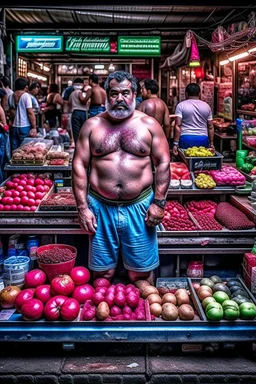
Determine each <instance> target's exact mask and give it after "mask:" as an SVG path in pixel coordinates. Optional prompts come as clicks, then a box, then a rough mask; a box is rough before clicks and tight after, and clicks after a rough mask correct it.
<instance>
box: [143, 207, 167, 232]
mask: <svg viewBox="0 0 256 384" xmlns="http://www.w3.org/2000/svg"><path fill="white" fill-rule="evenodd" d="M163 218H164V208H161V207H158V205H155V204H151V205H150V207H149V209H148V211H147V213H146V217H145V222H146V224H147V225H148V226H149V227H155V226H156V225H158V224H160V223H161V222H162V220H163Z"/></svg>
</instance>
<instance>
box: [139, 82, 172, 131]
mask: <svg viewBox="0 0 256 384" xmlns="http://www.w3.org/2000/svg"><path fill="white" fill-rule="evenodd" d="M158 91H159V86H158V84H157V81H155V80H153V79H145V80H143V82H141V95H142V99H143V101H142V103H140V105H139V106H138V108H137V109H138V110H139V111H141V112H144V113H146V114H147V115H149V116H152V117H154V118H155V119H156V120H157V121H158V123H159V124H160V125H161V126H162V127H163V130H164V133H165V136H166V138H169V136H170V116H169V110H168V107H167V105H166V104H165V102H164V101H163V100H161V99H160V98H159V97H158V96H157V94H158Z"/></svg>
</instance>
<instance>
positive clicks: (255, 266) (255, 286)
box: [243, 253, 256, 294]
mask: <svg viewBox="0 0 256 384" xmlns="http://www.w3.org/2000/svg"><path fill="white" fill-rule="evenodd" d="M243 278H244V281H245V284H246V285H247V287H248V288H249V290H250V291H251V292H252V293H254V294H255V293H256V255H254V254H253V253H245V254H244V258H243Z"/></svg>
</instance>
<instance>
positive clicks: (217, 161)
mask: <svg viewBox="0 0 256 384" xmlns="http://www.w3.org/2000/svg"><path fill="white" fill-rule="evenodd" d="M179 154H180V157H181V158H182V160H183V162H184V163H185V164H186V166H187V167H188V169H189V170H190V171H193V172H194V171H201V170H205V171H210V170H215V169H221V167H222V163H223V158H224V156H223V155H222V154H221V153H219V152H215V155H214V156H211V157H188V156H185V154H184V149H181V148H179Z"/></svg>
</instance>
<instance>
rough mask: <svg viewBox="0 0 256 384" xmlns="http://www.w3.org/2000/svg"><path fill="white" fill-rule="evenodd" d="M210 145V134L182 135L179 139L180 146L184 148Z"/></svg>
mask: <svg viewBox="0 0 256 384" xmlns="http://www.w3.org/2000/svg"><path fill="white" fill-rule="evenodd" d="M194 146H195V147H200V146H202V147H205V148H208V147H209V139H208V136H198V135H181V136H180V140H179V147H180V148H182V149H187V148H191V147H194Z"/></svg>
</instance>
